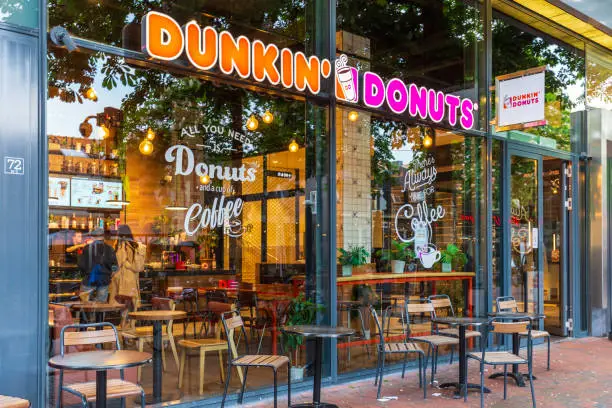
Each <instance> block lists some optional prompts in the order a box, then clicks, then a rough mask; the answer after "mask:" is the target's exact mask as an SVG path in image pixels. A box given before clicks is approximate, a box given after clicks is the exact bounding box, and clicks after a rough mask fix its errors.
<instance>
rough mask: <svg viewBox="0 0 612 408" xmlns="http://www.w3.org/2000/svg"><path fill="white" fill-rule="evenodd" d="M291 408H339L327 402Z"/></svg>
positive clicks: (308, 403)
mask: <svg viewBox="0 0 612 408" xmlns="http://www.w3.org/2000/svg"><path fill="white" fill-rule="evenodd" d="M291 408H338V406H337V405H335V404H328V403H326V402H319V403H315V402H307V403H304V404H291Z"/></svg>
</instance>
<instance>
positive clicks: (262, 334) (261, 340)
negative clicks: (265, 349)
mask: <svg viewBox="0 0 612 408" xmlns="http://www.w3.org/2000/svg"><path fill="white" fill-rule="evenodd" d="M266 324H267V323H264V325H263V329H261V334H260V335H259V344H258V345H257V353H256V354H259V352H260V351H261V344H262V343H263V339H264V336H265V335H266Z"/></svg>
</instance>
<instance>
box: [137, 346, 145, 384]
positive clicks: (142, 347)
mask: <svg viewBox="0 0 612 408" xmlns="http://www.w3.org/2000/svg"><path fill="white" fill-rule="evenodd" d="M138 351H140V352H141V353H142V352H143V351H144V340H143V339H138ZM137 371H138V375H137V376H138V383H139V384H140V379H141V377H142V367H141V366H138V368H137Z"/></svg>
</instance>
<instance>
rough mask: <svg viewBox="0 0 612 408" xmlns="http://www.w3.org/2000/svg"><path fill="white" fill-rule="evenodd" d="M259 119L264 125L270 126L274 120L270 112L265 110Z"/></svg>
mask: <svg viewBox="0 0 612 408" xmlns="http://www.w3.org/2000/svg"><path fill="white" fill-rule="evenodd" d="M261 119H262V120H263V121H264V123H267V124H270V123H272V121H273V120H274V115H272V112H270V111H269V110H267V111H266V113H264V114H263V116H262V117H261Z"/></svg>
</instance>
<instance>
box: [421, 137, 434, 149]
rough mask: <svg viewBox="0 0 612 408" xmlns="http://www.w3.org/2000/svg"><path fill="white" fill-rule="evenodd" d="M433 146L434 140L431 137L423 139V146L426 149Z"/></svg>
mask: <svg viewBox="0 0 612 408" xmlns="http://www.w3.org/2000/svg"><path fill="white" fill-rule="evenodd" d="M432 144H433V139H432V138H431V136H429V135H426V136H425V137H424V138H423V146H424V147H431V145H432Z"/></svg>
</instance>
